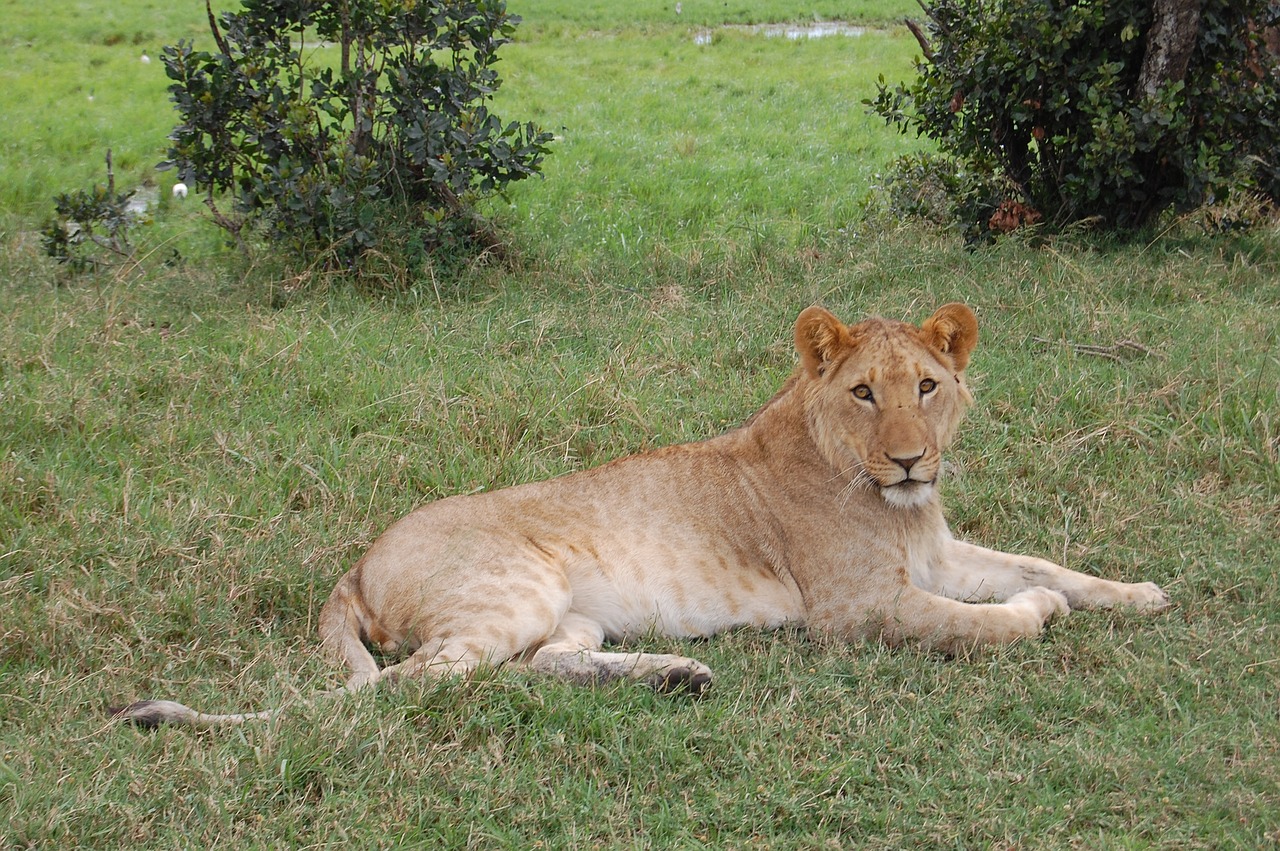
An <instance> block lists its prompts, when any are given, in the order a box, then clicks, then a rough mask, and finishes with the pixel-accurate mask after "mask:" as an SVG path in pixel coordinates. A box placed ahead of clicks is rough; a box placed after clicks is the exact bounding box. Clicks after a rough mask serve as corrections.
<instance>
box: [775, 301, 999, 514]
mask: <svg viewBox="0 0 1280 851" xmlns="http://www.w3.org/2000/svg"><path fill="white" fill-rule="evenodd" d="M977 340H978V322H977V319H976V318H975V317H974V315H973V311H972V310H970V309H969V308H968V307H966V306H964V305H962V304H948V305H946V306H944V307H942V308H940V309H939V310H938V312H937V313H935V314H934V315H933V316H932V317H930V318H929V319H928V320H927V321H926V322H925V323H924V324H923V325H921V326H920V327H919V328H917V327H915V326H913V325H909V324H907V323H904V322H893V321H889V320H884V319H868V320H866V321H863V322H860V323H858V324H857V325H852V326H846V325H844V324H842V323H841V322H840V321H839V320H838V319H836V318H835V317H834V316H832V315H831V314H830V313H828V312H827V311H826V310H823V309H822V308H817V307H811V308H809V309H808V310H806V311H804V313H802V314H800V318H799V319H798V320H797V322H796V348H797V350H798V351H799V352H800V357H801V359H802V361H803V364H804V370H805V372H806V373H807V379H808V380H807V387H806V389H805V406H806V411H807V413H808V417H809V423H810V428H811V429H812V432H813V435H814V438H815V440H816V441H817V444H818V446H819V448H820V450H821V451H822V453H823V455H824V456H825V457H826V458H827V460H828V461H829V462H830V463H831V464H832V465H833V466H834V467H836V468H837V469H839V470H841V471H842V472H845V473H848V474H851V475H853V476H854V478H855V480H856V481H859V482H861V483H863V484H865V485H866V486H869V487H874V488H877V489H878V490H879V493H880V495H881V496H882V497H883V498H884V500H885V502H887V503H888V504H889V505H892V506H895V507H897V508H914V507H916V506H920V505H923V504H925V503H926V502H928V501H929V500H930V499H931V498H932V497H933V495H934V493H935V492H936V490H937V481H938V473H939V472H940V470H941V466H942V451H943V450H944V449H945V448H946V447H947V445H948V444H950V442H951V439H952V436H953V435H954V433H955V429H956V426H957V425H959V423H960V419H961V417H962V416H963V414H964V409H965V407H966V405H967V404H968V403H969V401H970V396H969V391H968V388H967V387H966V386H965V383H964V368H965V366H966V365H967V364H968V362H969V354H970V353H971V352H972V351H973V347H974V345H975V344H976V343H977Z"/></svg>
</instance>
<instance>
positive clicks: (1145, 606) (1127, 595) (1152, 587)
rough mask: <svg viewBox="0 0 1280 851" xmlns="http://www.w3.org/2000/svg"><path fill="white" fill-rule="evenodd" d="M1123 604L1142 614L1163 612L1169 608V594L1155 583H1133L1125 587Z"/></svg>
mask: <svg viewBox="0 0 1280 851" xmlns="http://www.w3.org/2000/svg"><path fill="white" fill-rule="evenodd" d="M1122 602H1123V603H1124V605H1126V606H1132V607H1134V608H1135V609H1137V610H1138V611H1140V612H1162V611H1164V610H1165V609H1167V608H1169V594H1168V592H1166V591H1165V590H1164V589H1163V588H1161V587H1160V586H1159V585H1157V584H1155V583H1154V582H1133V583H1129V584H1127V585H1126V586H1125V589H1124V595H1123V598H1122Z"/></svg>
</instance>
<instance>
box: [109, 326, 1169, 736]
mask: <svg viewBox="0 0 1280 851" xmlns="http://www.w3.org/2000/svg"><path fill="white" fill-rule="evenodd" d="M977 342H978V322H977V318H976V317H975V316H974V313H973V311H972V310H971V309H970V308H969V307H967V306H965V305H963V304H958V303H953V304H947V305H944V306H943V307H941V308H939V309H938V310H937V311H936V312H935V313H934V314H933V315H932V316H930V317H929V318H928V319H927V320H925V321H924V323H922V324H921V325H919V326H918V327H917V326H914V325H911V324H908V323H906V322H899V321H892V320H888V319H882V318H869V319H865V320H863V321H861V322H858V323H857V324H855V325H845V324H843V323H842V322H841V321H840V320H839V319H837V318H836V317H835V316H834V315H833V314H831V313H830V312H828V311H827V310H825V309H824V308H822V307H817V306H815V307H810V308H808V309H806V310H804V311H803V312H802V313H801V314H800V315H799V318H798V319H797V320H796V324H795V347H796V351H797V354H798V356H799V365H798V366H797V368H796V369H795V371H794V373H793V374H792V375H791V377H790V378H789V379H788V380H787V381H786V382H785V384H784V385H783V386H782V388H781V389H780V390H779V391H778V392H777V393H776V394H775V395H774V396H773V398H771V399H770V400H769V401H768V402H767V403H766V404H765V405H764V407H762V408H761V409H760V410H759V411H757V412H756V413H755V414H754V415H752V416H751V417H750V418H749V419H748V420H747V421H746V422H745V423H744V424H743V425H742V426H740V427H738V428H736V429H733V430H731V431H729V432H727V433H725V434H722V435H720V436H718V437H715V438H712V439H709V440H705V441H702V442H697V443H689V444H684V445H679V446H671V447H667V448H663V449H658V450H655V451H651V452H646V453H643V454H639V455H632V456H629V457H625V458H621V459H619V460H615V461H612V462H610V463H607V464H605V465H603V466H601V467H598V468H595V469H589V470H585V471H580V472H576V473H572V474H569V475H565V476H562V477H559V478H554V479H550V480H547V481H541V482H534V483H529V484H522V485H518V486H515V487H510V488H506V489H502V490H497V491H493V492H488V493H480V494H470V495H462V496H453V497H448V498H446V499H442V500H439V501H437V502H433V503H429V504H427V505H424V506H422V507H420V508H418V509H416V510H415V511H413V512H412V513H410V514H409V515H407V516H406V517H404V518H403V519H401V520H399V521H398V522H396V523H395V524H393V525H392V526H391V527H390V528H389V529H387V531H386V532H384V533H383V534H382V536H381V537H379V538H378V539H377V540H376V541H375V542H374V543H373V544H372V546H371V547H370V548H369V550H368V551H367V552H366V553H365V554H364V556H363V557H362V558H361V559H359V561H358V562H357V563H356V564H355V566H354V567H352V568H351V569H350V571H349V572H347V573H346V574H345V575H344V576H343V577H342V578H341V579H340V580H339V581H338V584H337V586H336V587H335V588H334V590H333V594H332V596H331V597H330V598H329V600H328V602H327V603H326V604H325V605H324V608H323V609H322V611H321V613H320V622H319V632H320V640H321V645H322V647H323V649H324V650H325V651H326V652H327V653H328V655H330V656H331V657H333V659H334V660H336V661H339V662H342V663H345V665H346V668H347V669H348V671H349V678H348V680H347V682H346V685H345V686H343V687H341V688H339V689H336V690H335V691H336V692H340V693H350V692H354V691H358V690H360V689H363V688H367V687H369V686H371V685H373V684H374V683H378V682H380V681H382V680H391V679H395V678H404V677H418V676H423V675H429V676H438V675H444V674H455V675H457V674H468V673H470V672H472V671H475V670H476V669H477V668H479V667H481V666H496V665H511V666H518V667H520V668H525V669H529V670H532V671H535V672H539V673H541V674H546V675H549V676H553V677H559V678H562V679H565V680H569V681H572V682H574V683H582V684H590V683H604V682H609V681H615V680H632V681H638V682H641V683H645V684H648V685H649V686H652V687H654V688H656V689H659V690H662V691H686V692H690V693H692V694H695V695H697V694H702V693H703V692H705V691H706V689H707V688H708V687H709V686H710V684H711V681H712V673H711V670H710V669H709V668H708V667H707V666H706V665H704V664H703V663H701V662H699V661H697V660H695V659H690V658H687V657H684V656H679V655H669V654H660V653H645V652H618V651H613V650H606V649H604V646H605V644H606V642H618V641H624V640H629V639H630V640H635V639H640V638H643V637H646V636H654V635H657V636H668V637H671V638H677V639H688V638H695V637H704V636H712V635H715V634H716V633H719V632H723V631H725V630H729V629H734V628H738V627H752V628H758V629H765V630H768V629H776V628H778V627H783V626H785V625H791V626H795V627H801V628H804V629H805V630H807V631H808V632H809V633H813V634H816V635H820V636H826V637H829V638H830V639H833V640H838V641H845V642H858V641H865V640H877V639H878V640H882V641H884V642H886V643H887V644H889V645H891V646H896V645H901V644H904V643H908V642H909V643H913V644H917V645H919V646H921V647H923V648H927V649H929V650H934V651H940V652H942V653H945V654H963V653H968V652H970V651H972V650H974V649H975V648H980V647H982V646H986V645H1000V644H1007V643H1010V642H1014V641H1018V640H1022V639H1029V638H1032V637H1034V636H1036V635H1038V634H1039V633H1040V632H1041V630H1042V629H1043V628H1044V626H1045V624H1046V623H1047V622H1048V621H1049V620H1050V619H1051V618H1053V617H1054V616H1057V615H1064V614H1066V613H1067V612H1068V611H1069V610H1070V609H1076V608H1107V607H1115V606H1128V607H1132V608H1135V609H1139V610H1146V611H1159V610H1161V609H1164V608H1166V607H1167V606H1168V604H1169V598H1168V596H1167V595H1166V594H1165V592H1164V591H1162V590H1161V589H1160V588H1159V587H1158V586H1157V585H1155V584H1153V583H1150V582H1141V583H1126V582H1113V581H1110V580H1106V579H1101V578H1099V577H1095V576H1089V575H1086V574H1083V573H1078V572H1076V571H1073V570H1068V569H1066V568H1063V567H1060V566H1058V565H1057V564H1054V563H1052V562H1049V561H1046V560H1044V559H1041V558H1035V557H1030V556H1020V555H1012V554H1009V553H1004V552H999V551H997V550H991V549H987V548H985V547H981V546H977V545H975V544H971V543H965V542H963V541H960V540H957V539H956V538H954V537H953V536H952V534H951V532H950V530H949V529H948V526H947V522H946V520H945V519H944V518H943V512H942V507H941V502H940V499H939V479H940V476H941V473H942V469H943V465H942V453H943V451H944V450H945V449H946V448H947V447H948V445H949V444H950V443H951V441H952V438H953V437H954V435H955V432H956V428H957V426H958V425H959V423H960V420H961V418H962V416H963V414H964V411H965V409H966V408H967V407H968V405H969V404H970V403H971V402H972V397H971V395H970V392H969V389H968V387H967V385H966V382H965V368H966V367H967V366H968V364H969V357H970V355H971V354H972V352H973V350H974V347H975V345H976V344H977ZM371 648H373V649H375V650H376V651H377V652H378V653H379V654H380V655H383V656H390V657H392V659H397V658H398V659H400V661H396V662H395V663H394V664H390V665H388V666H387V667H379V665H378V662H377V660H376V659H375V657H374V654H373V652H371ZM275 711H279V710H275ZM275 711H272V710H267V711H263V712H252V713H243V714H232V715H211V714H206V713H202V712H197V711H195V710H192V709H190V708H188V707H186V706H183V705H182V704H179V703H174V702H171V701H139V702H137V703H134V704H132V705H130V706H128V707H126V708H124V709H123V710H119V711H118V713H117V715H118V717H120V718H122V719H126V720H131V721H134V722H137V723H141V724H144V725H154V724H158V723H163V722H177V723H189V724H197V725H203V726H216V725H220V724H236V723H241V722H244V721H247V720H250V719H260V718H269V717H271V716H272V715H273V714H274V712H275Z"/></svg>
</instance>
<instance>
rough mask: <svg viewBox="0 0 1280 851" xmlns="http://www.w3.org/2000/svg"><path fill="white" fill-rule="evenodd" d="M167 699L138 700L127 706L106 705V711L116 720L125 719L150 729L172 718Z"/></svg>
mask: <svg viewBox="0 0 1280 851" xmlns="http://www.w3.org/2000/svg"><path fill="white" fill-rule="evenodd" d="M167 704H169V701H161V700H139V701H137V702H135V703H130V704H129V705H128V706H115V707H107V712H109V713H111V717H112V718H114V719H115V720H117V721H126V722H128V723H131V724H136V725H137V726H139V727H146V728H147V729H152V728H154V727H159V726H160V725H161V724H164V723H165V722H168V721H172V720H174V719H173V718H172V711H171V710H170V709H169V706H168V705H167Z"/></svg>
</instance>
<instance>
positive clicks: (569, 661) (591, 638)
mask: <svg viewBox="0 0 1280 851" xmlns="http://www.w3.org/2000/svg"><path fill="white" fill-rule="evenodd" d="M603 644H604V629H603V628H602V627H601V626H600V624H599V623H598V622H596V621H594V620H592V619H591V618H589V617H587V616H586V615H583V614H581V613H579V612H573V611H570V612H568V613H567V614H566V615H565V616H564V618H562V619H561V621H560V624H559V626H558V627H557V628H556V631H555V632H554V633H553V634H552V635H551V637H550V638H548V639H547V640H546V641H545V642H544V643H543V644H542V645H541V646H540V647H538V648H537V650H535V651H534V652H533V654H532V656H531V657H530V658H529V659H528V661H527V662H526V664H527V665H528V667H529V668H530V669H532V670H534V671H537V672H539V673H542V674H548V675H550V676H553V677H559V678H560V679H563V680H568V681H569V682H573V683H579V684H581V685H594V684H597V683H607V682H612V681H614V680H632V681H635V682H641V683H644V684H645V685H648V686H650V687H652V688H654V689H656V690H658V691H661V692H677V691H685V692H688V693H690V694H693V695H701V694H702V693H703V692H705V691H706V690H707V689H708V688H709V687H710V686H711V669H710V668H708V667H707V666H706V665H704V664H702V663H701V662H699V661H697V660H695V659H689V658H686V657H684V656H674V655H669V654H663V653H614V652H606V651H602V650H601V649H600V648H601V647H602V646H603Z"/></svg>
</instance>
